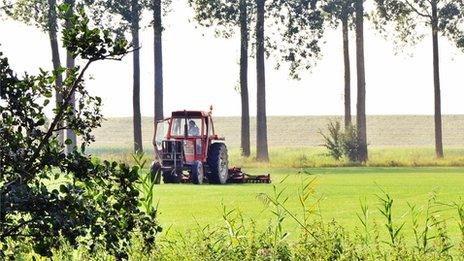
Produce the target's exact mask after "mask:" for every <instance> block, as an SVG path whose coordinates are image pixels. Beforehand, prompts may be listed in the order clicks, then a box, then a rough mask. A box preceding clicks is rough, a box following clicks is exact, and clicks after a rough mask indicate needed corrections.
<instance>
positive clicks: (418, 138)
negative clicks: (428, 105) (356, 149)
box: [92, 115, 464, 151]
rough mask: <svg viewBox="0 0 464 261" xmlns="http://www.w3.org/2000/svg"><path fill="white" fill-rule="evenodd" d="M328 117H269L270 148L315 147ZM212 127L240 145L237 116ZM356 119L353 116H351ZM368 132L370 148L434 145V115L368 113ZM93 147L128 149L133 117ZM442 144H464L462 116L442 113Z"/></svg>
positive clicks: (145, 127)
mask: <svg viewBox="0 0 464 261" xmlns="http://www.w3.org/2000/svg"><path fill="white" fill-rule="evenodd" d="M331 120H339V121H342V117H341V116H270V117H268V141H269V146H270V147H287V148H291V147H300V148H301V147H315V146H320V145H321V143H322V139H321V135H320V134H319V133H318V132H319V131H320V130H322V131H325V130H326V125H327V123H328V122H329V121H331ZM214 122H215V129H216V132H217V133H218V134H220V135H221V136H224V137H226V143H227V145H228V147H229V148H234V149H235V148H239V147H240V117H215V118H214ZM353 122H355V118H353ZM250 123H251V144H252V147H254V145H255V138H256V119H255V117H252V118H251V120H250ZM142 131H143V134H142V135H143V143H144V144H143V145H144V149H145V150H147V151H151V150H152V145H151V139H152V136H153V119H152V118H150V117H143V119H142ZM367 135H368V142H369V146H370V147H385V146H387V147H390V146H392V147H433V146H434V144H435V143H434V122H433V116H415V115H398V116H367ZM95 137H96V142H95V144H93V145H92V146H93V147H94V148H100V147H106V148H108V147H112V148H115V149H116V148H117V149H121V150H126V149H131V148H132V142H133V136H132V119H131V118H109V119H108V120H107V121H105V122H104V123H103V126H102V127H101V128H99V129H97V130H95ZM443 143H444V146H445V148H446V147H461V148H462V147H464V115H445V116H443Z"/></svg>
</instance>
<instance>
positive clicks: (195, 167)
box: [190, 160, 204, 184]
mask: <svg viewBox="0 0 464 261" xmlns="http://www.w3.org/2000/svg"><path fill="white" fill-rule="evenodd" d="M203 178H204V170H203V164H202V163H201V161H199V160H197V161H195V162H194V163H193V164H192V169H191V171H190V181H192V183H193V184H202V183H203Z"/></svg>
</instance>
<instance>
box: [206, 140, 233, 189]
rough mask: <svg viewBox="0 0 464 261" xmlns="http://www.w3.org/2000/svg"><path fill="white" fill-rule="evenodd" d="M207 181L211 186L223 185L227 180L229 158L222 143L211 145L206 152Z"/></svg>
mask: <svg viewBox="0 0 464 261" xmlns="http://www.w3.org/2000/svg"><path fill="white" fill-rule="evenodd" d="M207 161H208V165H209V171H210V172H209V173H208V180H209V182H210V183H213V184H225V183H226V182H227V179H228V178H229V173H228V172H229V158H228V155H227V147H226V145H225V144H224V143H213V144H211V146H210V147H209V151H208V160H207Z"/></svg>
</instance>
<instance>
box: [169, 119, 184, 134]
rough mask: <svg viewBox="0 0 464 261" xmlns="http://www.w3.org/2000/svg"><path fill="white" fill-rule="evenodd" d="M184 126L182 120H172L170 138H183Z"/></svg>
mask: <svg viewBox="0 0 464 261" xmlns="http://www.w3.org/2000/svg"><path fill="white" fill-rule="evenodd" d="M184 124H185V122H184V119H183V118H174V119H172V127H171V136H184V134H185V132H184Z"/></svg>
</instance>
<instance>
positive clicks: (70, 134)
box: [65, 0, 77, 154]
mask: <svg viewBox="0 0 464 261" xmlns="http://www.w3.org/2000/svg"><path fill="white" fill-rule="evenodd" d="M65 3H67V4H68V5H69V6H70V9H69V13H68V15H69V16H71V15H73V12H74V4H75V0H65ZM66 26H69V24H66ZM74 66H75V61H74V57H73V56H72V54H71V53H70V52H66V67H67V68H68V69H72V68H74ZM66 77H68V75H67V76H66ZM69 104H70V105H71V106H72V108H73V113H75V106H76V105H75V104H76V99H75V96H74V94H73V95H72V97H71V100H70V101H69ZM66 139H67V140H69V141H70V144H67V145H66V151H67V153H68V154H69V153H71V152H72V151H73V150H74V148H76V144H77V139H76V134H75V133H74V131H73V130H71V129H67V130H66Z"/></svg>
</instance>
